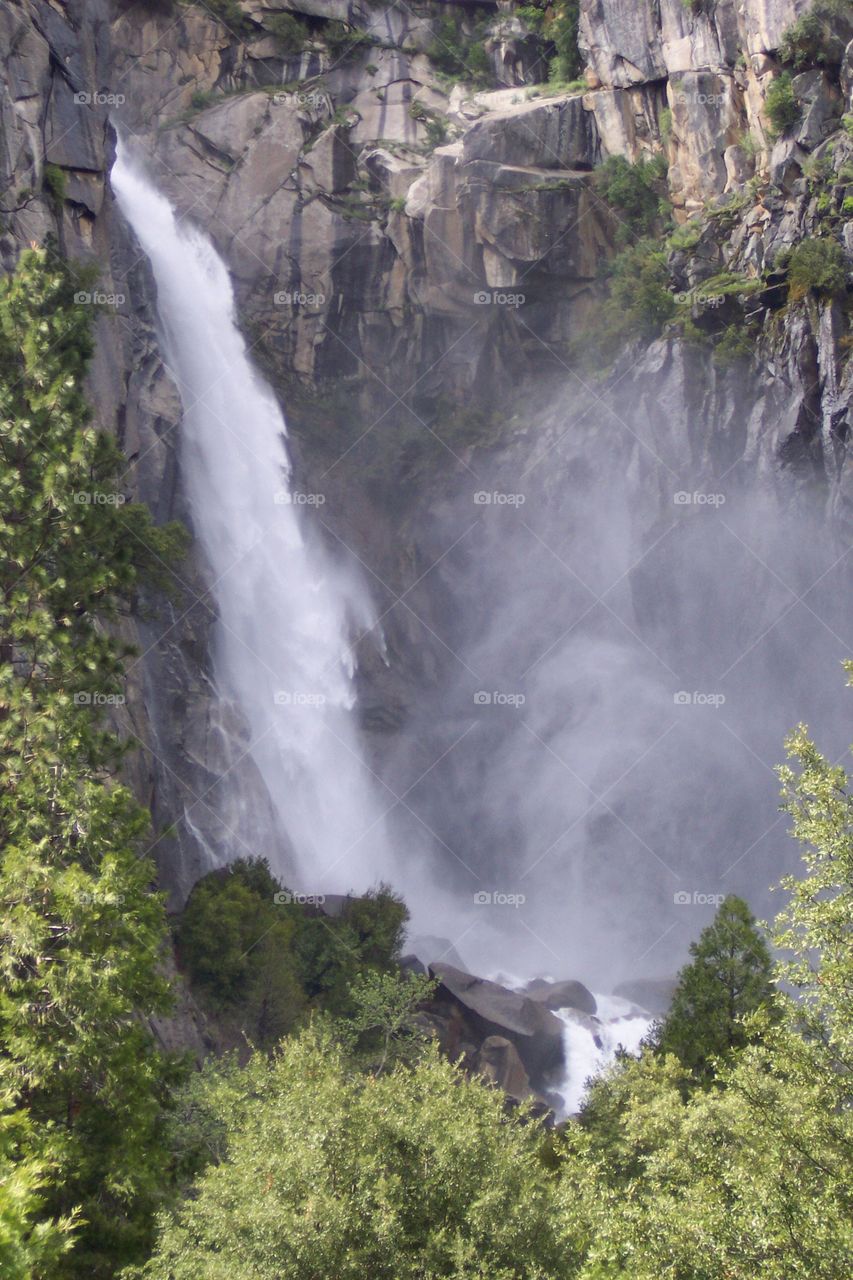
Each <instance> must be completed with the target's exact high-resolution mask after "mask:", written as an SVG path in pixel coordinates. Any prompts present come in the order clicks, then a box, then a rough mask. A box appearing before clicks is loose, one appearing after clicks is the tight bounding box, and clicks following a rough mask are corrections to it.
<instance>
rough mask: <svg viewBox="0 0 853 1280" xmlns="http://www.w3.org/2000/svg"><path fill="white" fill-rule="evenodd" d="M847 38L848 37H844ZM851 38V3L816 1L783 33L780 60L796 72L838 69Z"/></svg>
mask: <svg viewBox="0 0 853 1280" xmlns="http://www.w3.org/2000/svg"><path fill="white" fill-rule="evenodd" d="M845 37H846V38H845ZM849 38H850V5H849V3H848V0H815V3H814V4H813V5H812V7H811V9H809V11H808V13H804V14H803V15H802V17H800V18H798V19H797V21H796V22H794V23H792V25H791V26H790V27H788V28H787V30H786V31H785V32H784V34H783V36H782V42H781V44H780V45H779V58H780V60H781V61H782V62H784V63H787V64H788V65H789V66H792V67H793V68H794V69H795V70H796V71H807V70H809V69H810V68H812V67H837V66H840V64H841V60H842V58H843V57H844V48H845V45H846V43H847V40H848V39H849Z"/></svg>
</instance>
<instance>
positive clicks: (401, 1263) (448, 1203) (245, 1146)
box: [141, 1030, 566, 1280]
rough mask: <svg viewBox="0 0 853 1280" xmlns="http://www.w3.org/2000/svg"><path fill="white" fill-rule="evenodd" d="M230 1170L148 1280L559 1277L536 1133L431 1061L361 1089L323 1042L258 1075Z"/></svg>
mask: <svg viewBox="0 0 853 1280" xmlns="http://www.w3.org/2000/svg"><path fill="white" fill-rule="evenodd" d="M244 1080H245V1082H244V1084H243V1088H242V1094H243V1096H244V1097H246V1098H248V1100H247V1101H246V1102H245V1103H244V1104H243V1105H242V1106H239V1107H238V1109H237V1114H236V1116H234V1117H233V1119H232V1118H230V1117H229V1120H228V1133H227V1153H228V1158H227V1160H226V1161H224V1162H223V1163H222V1164H220V1165H218V1166H216V1167H214V1168H211V1169H209V1170H208V1171H207V1172H206V1173H204V1174H203V1175H202V1176H201V1178H200V1179H199V1180H198V1182H197V1184H196V1186H195V1188H194V1192H193V1197H192V1198H191V1199H188V1200H187V1201H185V1203H184V1204H183V1205H182V1206H181V1208H180V1209H179V1210H178V1211H177V1212H176V1213H175V1214H174V1215H171V1216H170V1217H168V1218H166V1219H164V1221H163V1223H162V1233H161V1237H160V1242H159V1245H158V1248H157V1251H156V1253H155V1255H154V1257H153V1259H152V1260H151V1261H150V1262H149V1263H148V1265H147V1266H146V1267H145V1268H144V1269H143V1271H142V1273H141V1274H142V1275H143V1276H144V1277H146V1280H166V1277H169V1280H189V1277H194V1278H195V1277H200V1276H205V1277H209V1278H210V1280H213V1277H217V1276H221V1277H223V1278H224V1277H225V1276H228V1277H229V1280H249V1277H251V1280H265V1278H266V1277H269V1280H317V1278H318V1277H321V1276H322V1277H326V1276H334V1277H336V1278H337V1280H364V1277H366V1276H369V1277H371V1280H423V1278H424V1277H427V1276H429V1277H434V1278H435V1280H438V1277H453V1278H454V1280H469V1278H470V1280H475V1278H476V1280H485V1278H486V1277H489V1278H490V1280H534V1278H539V1280H544V1277H556V1276H560V1275H564V1274H565V1273H566V1259H565V1257H564V1256H563V1253H562V1250H561V1249H560V1247H559V1241H558V1239H557V1229H556V1222H555V1219H554V1216H553V1214H552V1213H551V1212H550V1208H551V1205H552V1179H551V1177H550V1176H549V1175H548V1173H547V1171H546V1170H545V1169H544V1168H543V1165H542V1162H541V1160H540V1158H539V1147H540V1144H541V1132H540V1129H539V1126H538V1125H537V1124H535V1123H529V1124H526V1125H524V1124H519V1123H516V1122H513V1121H508V1120H506V1119H505V1118H504V1114H503V1102H502V1099H501V1095H500V1094H499V1092H498V1091H496V1090H493V1089H491V1088H489V1087H487V1086H485V1085H483V1084H481V1083H480V1082H479V1081H477V1080H470V1079H467V1078H466V1077H465V1076H464V1075H462V1074H461V1073H460V1072H459V1071H458V1070H457V1068H455V1067H454V1066H452V1065H451V1064H450V1063H448V1062H446V1061H443V1060H442V1059H441V1058H440V1057H439V1056H438V1053H437V1051H435V1050H433V1049H429V1050H427V1051H426V1052H425V1055H424V1057H423V1059H422V1060H421V1061H420V1062H418V1063H417V1065H415V1066H414V1067H408V1066H403V1065H398V1066H396V1067H395V1068H394V1070H393V1071H391V1072H388V1073H386V1074H383V1075H381V1076H379V1077H372V1076H364V1075H357V1074H356V1075H354V1074H353V1073H352V1071H351V1070H350V1069H349V1067H348V1065H347V1062H346V1060H345V1058H344V1056H343V1055H342V1053H341V1051H340V1049H339V1048H338V1047H337V1046H336V1045H335V1043H334V1042H333V1041H332V1040H331V1039H329V1037H328V1036H327V1035H326V1034H324V1033H323V1032H321V1031H319V1030H310V1031H307V1032H305V1033H304V1034H303V1035H301V1036H300V1037H298V1038H296V1039H292V1040H290V1041H287V1042H285V1044H284V1045H283V1046H282V1050H281V1052H280V1053H279V1054H278V1055H277V1056H276V1057H275V1058H274V1059H273V1060H272V1061H271V1062H267V1061H260V1062H259V1061H258V1060H257V1059H256V1060H254V1061H253V1062H252V1063H250V1064H249V1067H248V1069H247V1074H246V1076H245V1078H244Z"/></svg>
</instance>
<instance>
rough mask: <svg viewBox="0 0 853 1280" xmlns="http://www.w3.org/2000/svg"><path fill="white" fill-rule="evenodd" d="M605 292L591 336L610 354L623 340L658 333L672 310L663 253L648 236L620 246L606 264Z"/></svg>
mask: <svg viewBox="0 0 853 1280" xmlns="http://www.w3.org/2000/svg"><path fill="white" fill-rule="evenodd" d="M608 283H609V295H608V297H607V299H606V300H605V302H604V303H603V304H602V314H601V320H600V323H599V324H598V326H597V330H596V333H595V339H596V342H597V344H598V346H599V347H600V349H601V351H602V354H604V355H605V356H606V357H609V358H611V359H612V358H613V357H614V356H615V355H616V354H617V353H618V351H619V350H620V348H622V347H623V346H624V345H625V344H626V343H627V342H631V341H634V340H636V339H637V338H644V339H646V340H651V339H653V338H656V337H659V335H660V333H661V332H662V330H663V327H664V325H665V324H666V323H667V321H669V320H671V319H673V318H674V316H675V314H676V310H677V308H676V302H675V298H674V297H673V294H672V291H671V288H670V280H669V271H668V270H667V264H666V253H665V252H664V251H662V250H661V248H660V246H658V245H657V244H656V243H655V242H654V241H652V240H641V241H640V242H639V243H638V244H636V245H633V246H632V247H631V248H630V249H625V250H623V252H622V253H620V254H618V255H617V257H616V258H614V259H613V262H612V263H611V264H610V274H609V280H608Z"/></svg>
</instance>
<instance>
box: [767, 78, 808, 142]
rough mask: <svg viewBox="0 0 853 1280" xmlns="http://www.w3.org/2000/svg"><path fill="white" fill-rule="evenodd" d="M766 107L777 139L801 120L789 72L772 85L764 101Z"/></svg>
mask: <svg viewBox="0 0 853 1280" xmlns="http://www.w3.org/2000/svg"><path fill="white" fill-rule="evenodd" d="M764 107H765V110H766V112H767V118H768V119H769V121H770V124H771V125H772V127H773V132H774V134H775V136H776V137H781V135H782V134H783V133H786V132H787V131H788V129H790V128H791V127H792V125H795V124H796V123H797V121H798V120H799V118H800V114H801V113H800V104H799V103H798V102H797V99H796V98H795V97H794V89H793V84H792V81H791V77H790V75H789V74H788V72H787V71H785V72H783V73H782V75H781V76H777V77H776V79H775V80H774V81H773V82H772V83H771V85H770V87H769V88H768V90H767V95H766V97H765V99H764Z"/></svg>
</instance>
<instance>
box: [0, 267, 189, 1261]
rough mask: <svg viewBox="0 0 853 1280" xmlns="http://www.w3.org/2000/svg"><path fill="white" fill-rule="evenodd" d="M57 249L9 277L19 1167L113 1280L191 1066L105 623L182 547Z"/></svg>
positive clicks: (2, 724) (154, 1183)
mask: <svg viewBox="0 0 853 1280" xmlns="http://www.w3.org/2000/svg"><path fill="white" fill-rule="evenodd" d="M77 289H79V281H75V280H74V279H73V278H72V275H71V272H70V270H69V269H68V268H67V266H66V265H65V264H63V263H62V262H61V261H60V260H58V259H55V258H54V257H53V256H52V255H51V253H49V252H44V251H35V250H34V251H30V252H27V253H25V254H24V255H23V256H22V259H21V262H20V265H19V268H18V270H17V272H16V273H15V274H14V275H13V276H11V277H9V278H7V279H6V280H4V281H3V282H2V283H0V849H2V864H0V1089H2V1091H3V1093H4V1095H6V1096H7V1097H8V1098H9V1099H10V1101H11V1103H12V1104H13V1105H15V1106H17V1107H18V1108H22V1109H23V1110H24V1111H25V1112H26V1116H27V1119H28V1136H27V1139H26V1141H25V1142H23V1143H21V1144H20V1146H19V1147H18V1148H16V1152H15V1162H16V1163H17V1162H20V1165H21V1168H22V1169H23V1168H24V1163H25V1161H26V1160H27V1159H32V1160H34V1161H36V1164H37V1165H39V1166H40V1167H41V1168H43V1169H44V1170H45V1172H44V1175H43V1176H42V1177H41V1178H40V1183H41V1186H40V1190H39V1193H38V1194H39V1198H40V1201H41V1207H40V1212H39V1217H40V1218H41V1220H42V1222H46V1223H47V1224H50V1223H51V1222H54V1223H55V1224H56V1228H55V1229H60V1228H61V1227H62V1224H64V1225H65V1226H66V1227H67V1225H68V1219H69V1215H71V1214H72V1213H73V1212H74V1211H75V1210H77V1209H79V1211H80V1217H81V1222H80V1223H78V1225H77V1229H76V1232H75V1236H74V1248H73V1249H72V1250H71V1251H70V1252H68V1253H65V1254H63V1255H62V1256H61V1257H60V1256H57V1258H56V1259H55V1261H54V1263H53V1265H52V1267H51V1271H50V1274H51V1275H54V1276H66V1275H67V1276H78V1275H79V1276H84V1275H85V1276H87V1277H89V1276H96V1277H97V1276H101V1275H103V1276H107V1275H113V1274H114V1272H115V1269H116V1266H117V1264H119V1263H120V1262H121V1261H122V1260H123V1259H125V1258H127V1259H130V1258H133V1257H135V1256H139V1253H140V1251H141V1249H142V1248H143V1247H144V1244H145V1242H146V1240H147V1234H148V1232H149V1230H150V1222H151V1217H152V1213H153V1209H154V1207H155V1204H156V1203H157V1200H158V1197H159V1194H160V1189H161V1187H162V1184H163V1182H164V1181H165V1167H166V1160H167V1155H166V1151H165V1148H164V1146H163V1144H162V1142H161V1141H160V1139H159V1128H160V1124H161V1113H162V1106H163V1098H164V1090H165V1085H166V1082H167V1079H168V1077H169V1074H170V1070H171V1068H170V1066H169V1064H168V1063H167V1062H165V1060H163V1059H162V1058H161V1057H160V1055H159V1054H158V1053H157V1052H156V1051H155V1047H154V1044H153V1041H152V1037H151V1035H150V1033H149V1032H148V1030H147V1029H146V1027H145V1024H144V1018H145V1017H146V1016H148V1015H150V1014H152V1013H154V1012H156V1011H160V1010H163V1009H165V1008H166V1007H167V1004H168V990H167V986H166V983H165V982H164V980H163V979H162V977H161V976H160V974H159V971H158V969H159V958H160V955H161V950H162V947H163V944H164V941H165V938H166V923H165V914H164V908H163V903H162V900H161V899H160V897H159V896H158V895H156V894H154V893H152V892H151V887H152V884H153V881H154V867H153V864H152V862H151V861H150V859H148V858H146V857H143V856H140V849H141V842H142V840H143V838H144V836H145V834H146V831H147V826H148V819H147V815H146V814H145V812H144V811H143V810H142V809H140V807H139V806H138V805H137V804H136V803H135V801H134V800H133V798H132V796H131V795H130V793H129V792H128V791H127V790H126V789H125V788H124V787H122V786H120V785H117V783H116V782H115V780H114V776H113V770H114V768H115V765H116V763H117V761H118V759H119V758H120V755H121V751H120V747H119V743H118V740H117V738H116V736H115V734H114V733H113V732H111V731H110V729H109V727H108V726H107V725H106V724H105V721H104V718H103V707H104V706H108V705H110V704H111V703H112V702H114V701H116V700H120V699H121V694H120V690H121V687H122V684H121V679H122V659H123V658H124V657H125V656H126V654H127V649H126V647H124V646H123V645H121V644H120V643H119V642H118V641H117V640H116V639H115V637H114V635H113V634H112V633H111V631H110V630H109V629H108V627H107V626H105V625H104V624H105V623H108V622H109V621H110V620H111V619H114V618H116V617H117V616H118V615H120V614H121V613H124V612H127V611H128V610H129V609H130V608H131V606H132V603H133V600H134V596H135V593H136V592H137V590H138V588H139V586H140V585H141V584H142V582H143V581H145V580H146V578H150V577H151V576H152V570H153V569H154V568H155V566H157V567H159V566H161V565H162V564H164V563H168V560H169V559H171V558H172V557H173V556H174V555H175V554H177V553H178V552H179V550H180V547H181V545H182V536H181V533H180V531H179V530H178V529H176V528H174V527H168V528H166V529H162V530H161V529H156V528H155V527H154V526H153V524H152V521H151V517H150V514H149V513H148V511H147V510H146V509H145V508H144V507H142V506H139V505H136V504H129V503H125V502H124V495H123V494H122V493H121V490H120V488H119V481H120V477H121V472H122V467H123V465H124V464H123V461H122V458H121V455H120V454H119V452H118V450H117V448H116V446H115V443H114V442H113V441H112V440H110V439H109V438H108V437H106V436H104V435H103V434H101V433H99V432H97V431H96V430H95V429H94V427H93V426H92V425H91V422H90V415H89V411H88V408H87V406H86V402H85V397H84V378H85V374H86V370H87V366H88V362H89V358H90V355H91V350H92V343H91V334H90V327H91V319H90V315H91V307H88V306H86V305H79V304H78V302H77V301H76V300H75V297H74V294H75V291H76V290H77Z"/></svg>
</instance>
